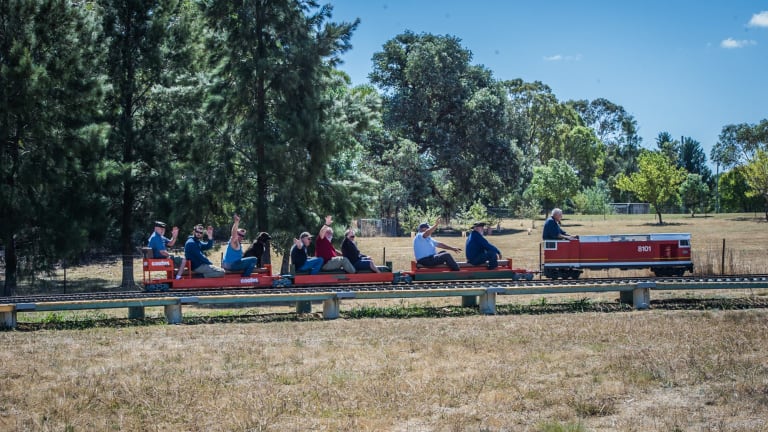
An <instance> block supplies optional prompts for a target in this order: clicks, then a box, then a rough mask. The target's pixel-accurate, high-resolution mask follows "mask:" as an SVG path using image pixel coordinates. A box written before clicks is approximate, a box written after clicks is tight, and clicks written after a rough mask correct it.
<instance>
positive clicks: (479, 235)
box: [464, 222, 501, 270]
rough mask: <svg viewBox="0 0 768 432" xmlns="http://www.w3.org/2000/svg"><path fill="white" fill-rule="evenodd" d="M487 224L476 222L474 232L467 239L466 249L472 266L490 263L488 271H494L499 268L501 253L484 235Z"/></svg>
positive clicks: (473, 226)
mask: <svg viewBox="0 0 768 432" xmlns="http://www.w3.org/2000/svg"><path fill="white" fill-rule="evenodd" d="M484 230H485V222H476V223H475V224H474V225H472V231H471V232H470V233H469V237H467V243H466V245H465V246H464V248H465V249H466V251H467V261H468V262H469V263H470V264H472V265H480V264H485V263H488V270H493V269H495V268H496V267H498V266H499V259H501V251H500V250H499V248H497V247H496V246H494V245H492V244H491V243H490V242H488V239H486V238H485V236H484V235H483V231H484Z"/></svg>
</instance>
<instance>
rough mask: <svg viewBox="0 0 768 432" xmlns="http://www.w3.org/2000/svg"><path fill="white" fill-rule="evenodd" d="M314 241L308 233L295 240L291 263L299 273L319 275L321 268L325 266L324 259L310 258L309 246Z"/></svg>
mask: <svg viewBox="0 0 768 432" xmlns="http://www.w3.org/2000/svg"><path fill="white" fill-rule="evenodd" d="M311 241H312V235H311V234H310V233H308V232H306V231H305V232H303V233H301V235H300V236H299V238H298V239H293V247H291V262H292V263H293V266H294V268H295V269H296V271H297V272H307V271H308V272H309V274H313V275H314V274H318V273H319V272H320V267H322V266H323V259H322V258H318V257H314V258H311V257H310V256H309V252H308V250H307V246H309V243H310V242H311Z"/></svg>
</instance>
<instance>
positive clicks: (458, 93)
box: [369, 32, 520, 211]
mask: <svg viewBox="0 0 768 432" xmlns="http://www.w3.org/2000/svg"><path fill="white" fill-rule="evenodd" d="M471 60H472V53H471V52H470V51H468V50H467V49H465V48H463V47H462V46H461V41H460V40H459V39H458V38H456V37H453V36H436V35H432V34H420V35H417V34H415V33H412V32H405V33H402V34H400V35H397V36H395V37H394V38H393V39H391V40H389V41H387V42H386V43H385V44H384V46H383V47H382V51H380V52H377V53H375V54H374V56H373V63H374V66H373V71H372V72H371V74H370V75H369V78H370V80H371V82H372V83H373V84H374V85H376V86H377V87H378V88H380V89H381V90H382V91H383V95H382V99H383V122H384V128H385V129H386V130H387V132H388V133H389V134H391V135H392V136H393V137H395V139H392V140H388V141H386V142H388V143H389V144H391V145H396V144H398V143H400V142H401V141H400V139H405V140H407V141H408V142H410V143H413V144H414V145H415V146H416V149H417V153H418V154H419V155H420V161H421V163H422V167H423V169H424V170H426V171H428V172H429V173H430V174H431V178H430V180H429V181H430V186H429V188H430V194H431V195H432V196H433V197H437V199H438V200H439V205H440V206H441V207H443V209H444V210H446V211H451V210H455V209H457V208H459V207H461V206H463V205H464V204H469V203H471V202H473V201H474V200H475V199H476V198H477V197H478V196H483V195H484V196H489V197H491V198H490V199H494V198H495V197H494V195H497V194H496V192H497V191H500V192H503V191H504V189H506V188H510V187H511V186H510V185H513V184H515V183H516V180H517V176H518V164H519V158H520V155H519V153H518V151H517V146H516V143H515V142H514V137H513V134H512V133H511V131H510V125H511V124H512V122H511V121H510V118H509V113H510V111H509V110H508V109H507V108H508V103H507V98H506V95H505V91H504V89H503V87H502V86H501V85H499V83H497V82H496V81H495V80H494V79H493V77H492V76H491V73H490V71H488V70H487V69H485V68H484V67H482V66H475V65H472V64H471V63H470V62H471ZM390 148H391V147H390ZM498 195H502V194H498ZM413 199H414V200H417V201H418V200H423V199H425V197H413Z"/></svg>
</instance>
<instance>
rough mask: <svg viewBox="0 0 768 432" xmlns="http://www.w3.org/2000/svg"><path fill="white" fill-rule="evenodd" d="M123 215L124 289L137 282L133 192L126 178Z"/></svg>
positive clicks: (121, 241) (121, 227)
mask: <svg viewBox="0 0 768 432" xmlns="http://www.w3.org/2000/svg"><path fill="white" fill-rule="evenodd" d="M123 188H124V190H123V215H122V220H121V221H120V245H121V249H122V254H123V279H122V282H121V283H120V287H121V288H123V289H135V288H136V282H135V281H134V278H133V245H132V244H131V234H132V229H131V227H132V226H133V224H132V214H131V213H132V212H131V209H132V208H133V193H132V190H131V188H132V184H131V181H130V180H125V183H124V185H123Z"/></svg>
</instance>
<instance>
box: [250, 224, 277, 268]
mask: <svg viewBox="0 0 768 432" xmlns="http://www.w3.org/2000/svg"><path fill="white" fill-rule="evenodd" d="M270 240H272V236H270V235H269V233H268V232H263V231H262V232H260V233H259V235H258V236H256V241H255V242H253V244H251V246H250V247H249V248H248V249H247V250H246V251H245V253H244V254H243V256H244V257H256V267H263V264H262V260H263V259H264V253H265V252H266V251H268V250H269V241H270Z"/></svg>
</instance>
